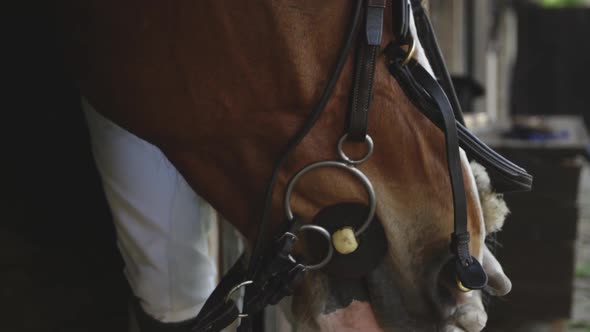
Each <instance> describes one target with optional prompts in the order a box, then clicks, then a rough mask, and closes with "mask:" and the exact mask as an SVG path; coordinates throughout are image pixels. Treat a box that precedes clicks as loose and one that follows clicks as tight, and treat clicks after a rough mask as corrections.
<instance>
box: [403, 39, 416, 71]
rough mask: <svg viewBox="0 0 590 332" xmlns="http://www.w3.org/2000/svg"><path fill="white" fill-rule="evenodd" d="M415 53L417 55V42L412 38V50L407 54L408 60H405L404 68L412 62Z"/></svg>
mask: <svg viewBox="0 0 590 332" xmlns="http://www.w3.org/2000/svg"><path fill="white" fill-rule="evenodd" d="M415 53H416V40H415V39H414V38H412V43H411V44H410V49H409V50H408V53H407V54H406V58H405V59H404V61H402V66H405V65H407V64H408V62H410V60H412V58H413V57H414V54H415Z"/></svg>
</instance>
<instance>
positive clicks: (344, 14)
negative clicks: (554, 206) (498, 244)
mask: <svg viewBox="0 0 590 332" xmlns="http://www.w3.org/2000/svg"><path fill="white" fill-rule="evenodd" d="M350 11H351V5H350V2H348V1H341V0H323V1H316V0H305V1H293V0H279V1H276V0H275V1H270V0H261V1H226V0H215V1H207V0H201V1H186V0H178V1H154V0H142V1H138V0H131V1H125V2H120V1H112V0H100V1H83V2H82V1H71V2H69V1H67V2H64V11H63V13H64V22H65V24H66V28H67V31H68V32H69V34H68V35H69V36H70V37H71V38H70V39H69V41H68V45H69V46H71V47H70V48H69V49H68V52H67V54H68V59H69V62H70V63H71V64H72V69H73V71H72V72H73V73H74V75H75V77H76V80H77V82H78V83H79V86H80V90H81V92H82V94H83V95H84V96H85V97H86V98H87V99H88V100H89V101H90V103H91V104H92V105H94V107H95V108H96V109H97V110H98V111H99V112H100V113H102V114H103V115H105V116H106V117H108V118H110V119H111V120H113V121H114V122H116V123H118V124H120V125H121V126H123V127H125V128H126V129H128V130H129V131H131V132H133V133H135V134H136V135H138V136H140V137H142V138H144V139H145V140H148V141H149V142H151V143H153V144H155V145H156V146H158V147H159V148H160V149H161V150H162V151H163V152H164V153H165V155H166V156H167V157H168V158H169V159H170V160H171V161H172V162H173V164H174V165H175V166H176V167H177V168H178V169H179V170H180V171H181V173H182V174H183V175H184V177H185V178H186V179H187V181H188V182H189V183H190V185H191V186H192V187H193V188H194V190H195V191H196V192H198V193H199V194H200V195H201V196H202V197H204V198H205V199H206V200H207V201H208V202H209V203H210V204H211V205H212V206H213V207H215V208H216V209H217V210H218V211H219V212H220V213H221V214H222V215H223V216H224V217H225V218H226V219H227V220H229V221H231V222H232V223H233V225H235V226H236V227H237V229H238V230H239V231H240V232H241V233H242V234H243V235H244V236H245V238H246V239H247V240H248V241H250V242H251V243H252V242H253V241H254V240H255V235H256V234H255V231H256V225H257V223H258V222H259V218H260V215H261V212H262V211H261V210H262V208H263V196H264V190H265V186H266V183H267V181H268V177H269V174H270V172H271V168H272V165H273V163H274V161H275V160H276V159H277V157H278V155H279V153H280V151H281V149H282V147H283V146H284V145H285V144H286V142H287V141H288V140H289V138H290V137H291V136H292V135H293V134H294V133H295V131H296V130H297V128H298V127H299V126H300V124H301V123H302V122H303V121H304V119H305V117H306V116H307V115H308V113H309V111H310V109H311V108H312V107H313V105H314V103H315V102H316V101H317V100H318V98H319V95H320V94H321V93H322V90H323V87H324V84H325V81H326V80H327V78H328V76H329V74H330V70H331V68H332V67H333V65H334V62H335V61H336V60H335V59H336V57H337V54H338V50H339V48H340V46H341V45H340V44H341V41H342V40H343V34H344V32H345V30H346V26H347V25H348V24H349V17H350ZM385 19H386V26H387V25H388V24H390V23H391V20H392V18H391V17H390V16H389V15H386V18H385ZM392 38H393V37H392V36H391V33H390V32H389V31H388V30H387V29H386V31H385V35H384V37H383V40H384V43H385V42H388V41H389V40H391V39H392ZM421 54H422V52H421V49H420V47H419V48H418V52H417V58H418V59H419V61H421V62H422V64H423V65H424V66H428V64H427V63H426V60H425V59H424V57H423V56H422V55H421ZM379 59H380V61H379V62H378V64H377V69H376V83H375V91H374V100H373V105H372V111H371V113H370V119H369V132H370V134H371V136H372V137H373V139H374V141H375V151H374V154H373V156H372V158H371V159H370V160H369V161H367V162H366V163H364V164H363V165H362V166H360V169H361V170H362V171H363V172H364V173H365V174H366V175H367V176H368V177H369V178H370V179H371V181H372V182H373V184H374V187H375V192H376V194H377V199H378V201H377V215H378V217H379V220H381V221H382V225H383V228H384V229H385V233H386V237H387V240H388V255H387V256H386V258H385V260H384V261H383V262H382V263H381V265H380V266H379V267H378V268H377V269H375V271H373V272H372V273H370V274H369V275H368V276H367V277H366V278H365V281H364V282H365V283H366V288H367V289H368V293H369V299H368V300H367V301H358V300H352V301H351V302H350V301H349V302H348V303H338V301H337V300H336V298H338V296H335V294H334V292H335V291H334V289H333V288H332V287H331V286H332V281H331V280H330V279H329V278H328V277H326V276H325V275H323V273H322V272H316V273H314V274H311V275H310V276H309V277H308V278H307V279H306V281H305V282H304V283H303V285H302V286H301V287H300V289H299V290H298V291H297V294H296V296H295V298H294V312H295V314H296V317H297V319H298V320H299V321H300V325H301V326H303V328H304V329H309V330H318V329H321V330H322V331H382V330H386V331H409V330H424V331H433V330H443V331H470V332H471V331H480V330H481V329H482V328H483V327H484V326H485V322H486V319H487V315H486V313H485V310H484V307H483V304H482V300H481V291H472V292H467V293H464V292H461V291H459V290H457V288H456V286H455V281H454V275H453V274H452V273H449V271H446V270H444V269H443V266H444V265H445V263H446V262H447V261H448V259H449V253H448V252H449V250H448V246H449V234H450V233H452V230H453V211H452V197H451V192H450V183H449V178H448V171H447V164H446V157H445V145H444V138H443V135H442V132H441V131H440V130H439V129H438V128H437V127H435V126H434V125H433V124H432V123H431V122H430V121H429V120H428V119H427V118H426V117H424V116H423V115H422V113H420V112H419V111H418V110H417V109H416V107H415V106H414V105H413V104H412V103H411V102H410V101H409V100H408V98H407V97H406V96H405V94H404V93H403V92H402V90H401V88H400V86H399V85H398V83H397V82H396V81H395V80H394V79H393V78H392V76H390V75H389V73H388V72H387V69H386V66H385V63H384V61H383V60H382V58H381V57H380V58H379ZM351 81H352V57H351V58H350V59H349V61H348V62H347V65H346V67H345V69H344V72H343V74H342V76H341V78H340V79H339V81H338V83H337V86H336V88H335V91H334V93H333V95H332V97H331V98H330V101H329V103H328V104H327V106H326V108H325V110H324V112H323V114H322V116H321V118H320V119H319V121H318V123H317V124H316V125H315V127H314V128H313V129H312V131H311V132H310V133H309V134H308V135H307V136H306V137H305V139H304V140H303V142H302V143H301V144H300V145H299V146H298V147H297V149H296V150H295V152H294V154H293V155H292V156H291V157H290V159H289V162H288V163H287V166H286V167H284V168H282V169H281V170H280V174H279V177H278V183H277V184H278V185H277V187H276V190H275V193H274V204H273V218H272V220H273V227H275V228H276V227H278V225H279V224H280V223H281V222H282V221H283V220H284V215H283V213H282V209H283V207H282V197H283V192H284V189H285V186H286V184H287V182H288V180H289V179H290V178H291V177H292V176H293V174H294V173H295V172H297V170H299V169H301V168H302V167H303V166H305V165H307V164H310V163H312V162H315V161H319V160H327V159H337V155H336V150H335V148H334V147H335V146H336V143H337V141H338V139H339V138H340V137H341V135H342V129H343V126H344V123H345V113H346V109H347V107H348V104H349V94H350V91H351ZM347 149H349V150H350V151H355V150H358V151H359V152H362V150H363V147H362V146H359V147H356V146H350V147H349V148H347ZM463 176H464V181H465V186H466V189H467V200H468V218H469V225H468V228H469V231H470V233H471V237H472V241H471V244H470V251H471V253H472V255H473V256H475V257H477V258H478V259H479V260H480V261H481V262H482V263H483V265H484V269H485V270H486V272H487V273H488V275H489V277H490V281H489V287H488V291H491V292H492V293H494V294H495V295H503V294H505V293H507V292H508V291H509V290H510V282H509V280H508V279H507V278H506V276H505V275H504V273H503V272H502V269H501V267H500V265H499V264H498V262H497V261H496V260H495V258H494V257H493V255H492V254H491V253H490V252H489V251H488V250H487V248H486V247H485V244H484V239H485V237H486V235H488V234H489V232H493V231H496V230H498V229H499V227H500V226H501V220H503V217H504V214H500V216H499V217H498V218H496V219H498V220H484V218H483V216H484V211H482V206H481V204H480V198H481V197H480V196H479V193H478V190H477V188H476V181H475V179H474V175H473V172H472V169H471V168H470V166H469V164H468V162H467V159H466V158H463ZM478 177H481V178H482V179H483V180H485V174H483V173H478ZM483 182H485V181H483ZM365 195H366V194H365V191H364V188H363V187H362V186H361V185H360V184H359V183H357V181H356V180H355V179H354V178H352V177H351V176H350V175H349V174H347V173H345V172H342V171H339V170H333V169H328V170H318V171H314V172H311V173H310V174H308V175H306V176H305V177H304V178H303V179H302V180H301V182H300V183H299V184H298V185H297V187H296V188H295V191H294V193H293V200H292V205H293V208H294V209H295V210H297V212H298V214H299V215H301V216H302V217H303V219H304V220H312V219H313V216H314V215H315V214H316V213H317V212H318V211H319V210H320V209H321V208H322V207H325V206H327V205H330V204H335V203H338V202H342V201H349V202H365V200H366V197H365ZM351 268H354V267H351ZM338 292H345V291H343V290H339V291H338ZM339 304H341V305H339ZM343 306H345V307H343Z"/></svg>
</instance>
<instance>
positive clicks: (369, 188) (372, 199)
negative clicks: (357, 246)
mask: <svg viewBox="0 0 590 332" xmlns="http://www.w3.org/2000/svg"><path fill="white" fill-rule="evenodd" d="M321 167H336V168H340V169H344V170H347V171H350V172H351V173H352V174H354V175H356V177H357V178H358V179H359V180H360V181H361V182H362V183H363V185H364V186H365V189H366V190H367V196H368V200H369V213H368V215H367V219H365V221H364V222H363V224H362V225H361V226H360V227H359V228H357V229H356V230H355V232H354V235H355V236H359V235H361V234H362V233H363V232H364V231H365V230H366V229H367V227H369V225H370V224H371V221H372V220H373V218H374V217H375V208H376V206H377V200H376V199H375V189H373V184H371V181H369V178H367V176H366V175H365V174H364V173H363V172H361V171H360V170H359V169H358V168H356V167H353V166H351V165H350V164H346V163H344V162H341V161H332V160H327V161H319V162H317V163H313V164H311V165H307V166H306V167H304V168H303V169H301V170H300V171H299V172H297V174H295V176H293V178H292V179H291V181H289V184H288V185H287V190H286V192H285V200H284V202H283V204H284V206H285V214H286V215H287V218H288V220H292V219H293V210H291V195H292V194H293V188H294V187H295V184H296V183H297V181H298V180H299V178H301V177H302V176H303V175H305V173H307V172H309V171H311V170H314V169H316V168H321ZM304 227H305V226H304Z"/></svg>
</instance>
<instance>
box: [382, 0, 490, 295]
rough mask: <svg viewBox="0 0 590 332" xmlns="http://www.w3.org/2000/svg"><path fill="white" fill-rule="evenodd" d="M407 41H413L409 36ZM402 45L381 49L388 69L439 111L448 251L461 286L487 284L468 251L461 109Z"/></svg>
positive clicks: (430, 37) (398, 43)
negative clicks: (449, 210)
mask: <svg viewBox="0 0 590 332" xmlns="http://www.w3.org/2000/svg"><path fill="white" fill-rule="evenodd" d="M402 2H405V0H402ZM413 3H414V5H415V6H419V8H414V10H415V11H418V12H419V13H420V14H421V15H424V13H423V10H422V7H421V5H420V4H419V3H418V4H416V2H415V1H414V2H413ZM426 20H427V19H426ZM427 32H430V33H432V30H427ZM394 33H395V28H394ZM396 37H397V36H396ZM429 39H431V40H435V37H434V36H433V35H432V36H429ZM410 42H412V43H413V41H411V40H410ZM403 46H408V45H404V44H401V43H400V39H399V38H398V39H397V40H396V41H394V42H391V43H390V44H389V45H388V46H387V47H386V49H385V51H384V53H385V54H386V56H387V57H388V58H389V60H390V66H389V70H390V72H391V74H392V75H394V76H395V77H396V78H397V79H398V81H399V82H400V83H401V85H405V86H406V87H405V89H404V90H405V91H406V92H408V91H409V92H411V93H412V94H414V95H416V94H417V95H420V96H421V97H422V99H427V100H429V101H430V104H431V105H432V106H434V107H431V108H430V109H432V110H435V111H436V112H437V113H438V114H439V119H440V120H442V121H441V122H439V123H440V124H442V126H441V129H442V131H443V133H444V135H445V145H446V155H447V168H448V172H449V179H450V182H451V192H452V198H453V214H454V232H453V234H452V235H451V251H452V252H453V253H454V254H455V258H456V259H455V270H456V272H457V278H458V279H459V281H460V282H461V284H462V286H464V287H466V288H469V289H481V288H483V287H484V286H485V285H486V284H487V275H486V274H485V272H484V271H483V268H482V267H481V264H480V263H479V262H478V261H477V259H475V258H474V257H472V256H471V254H470V253H469V232H468V230H467V198H466V194H465V185H464V183H463V173H462V167H461V155H460V150H459V138H458V131H457V126H456V119H455V116H456V113H459V114H460V110H455V112H454V111H453V107H452V106H451V103H450V102H449V100H448V98H447V95H446V94H445V92H444V90H443V88H442V87H441V86H440V85H439V83H438V82H437V81H436V80H435V79H434V78H433V77H432V76H431V75H430V73H428V71H427V70H426V69H424V67H422V66H421V65H420V64H419V63H418V62H416V61H415V60H413V59H408V57H409V56H411V54H408V52H410V51H409V50H408V51H405V50H403V48H402V47H403ZM435 53H436V52H435ZM444 69H446V67H445V68H444ZM451 86H452V85H451ZM453 91H454V90H453ZM410 97H411V96H410ZM418 109H420V110H421V111H422V112H425V111H427V110H428V109H426V110H423V108H422V107H419V108H418Z"/></svg>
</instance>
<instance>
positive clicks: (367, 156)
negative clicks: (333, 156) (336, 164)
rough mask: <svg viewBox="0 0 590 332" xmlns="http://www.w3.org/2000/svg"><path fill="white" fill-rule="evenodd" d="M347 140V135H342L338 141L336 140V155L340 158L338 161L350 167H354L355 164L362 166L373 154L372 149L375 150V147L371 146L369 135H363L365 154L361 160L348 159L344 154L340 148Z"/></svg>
mask: <svg viewBox="0 0 590 332" xmlns="http://www.w3.org/2000/svg"><path fill="white" fill-rule="evenodd" d="M347 138H348V134H344V135H343V136H342V137H341V138H340V139H339V140H338V155H339V156H340V159H342V160H343V161H344V162H346V163H348V164H351V165H356V164H362V163H364V162H365V161H367V160H368V159H369V158H370V157H371V155H372V154H373V149H374V148H375V145H374V144H373V139H372V138H371V136H369V135H365V143H366V144H367V149H368V150H367V153H366V154H365V155H364V156H363V157H362V158H361V159H356V160H354V159H350V158H349V157H348V156H347V155H346V153H345V152H344V149H343V148H342V145H343V144H344V142H345V141H346V139H347Z"/></svg>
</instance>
